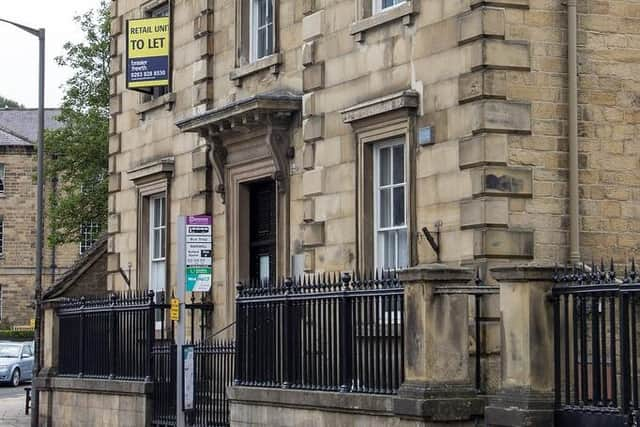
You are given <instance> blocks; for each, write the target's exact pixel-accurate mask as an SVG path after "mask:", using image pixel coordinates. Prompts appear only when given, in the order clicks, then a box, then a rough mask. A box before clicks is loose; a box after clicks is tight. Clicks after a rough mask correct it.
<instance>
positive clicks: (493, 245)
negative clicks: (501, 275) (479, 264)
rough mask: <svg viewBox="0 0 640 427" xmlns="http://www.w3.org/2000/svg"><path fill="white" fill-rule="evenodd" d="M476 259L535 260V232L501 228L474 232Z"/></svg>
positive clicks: (474, 253)
mask: <svg viewBox="0 0 640 427" xmlns="http://www.w3.org/2000/svg"><path fill="white" fill-rule="evenodd" d="M473 255H474V257H475V258H512V259H531V258H533V231H531V230H514V229H508V230H505V229H500V228H484V229H477V230H474V233H473Z"/></svg>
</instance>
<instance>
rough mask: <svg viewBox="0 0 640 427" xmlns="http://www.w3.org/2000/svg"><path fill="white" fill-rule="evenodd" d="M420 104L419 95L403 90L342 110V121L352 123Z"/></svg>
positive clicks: (412, 91)
mask: <svg viewBox="0 0 640 427" xmlns="http://www.w3.org/2000/svg"><path fill="white" fill-rule="evenodd" d="M419 103H420V94H419V93H418V92H416V91H414V90H411V89H409V90H404V91H401V92H396V93H394V94H391V95H386V96H383V97H380V98H375V99H372V100H369V101H366V102H362V103H360V104H357V105H354V106H352V107H349V108H346V109H344V110H342V111H341V112H340V113H341V114H342V120H343V121H344V122H345V123H353V122H355V121H358V120H363V119H367V118H369V117H373V116H376V115H379V114H384V113H389V112H391V111H395V110H401V109H416V108H418V106H419Z"/></svg>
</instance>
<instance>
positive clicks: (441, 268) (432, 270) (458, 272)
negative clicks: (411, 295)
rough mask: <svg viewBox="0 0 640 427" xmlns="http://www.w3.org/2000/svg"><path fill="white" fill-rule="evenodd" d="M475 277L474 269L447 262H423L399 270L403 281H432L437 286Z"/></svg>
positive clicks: (399, 276)
mask: <svg viewBox="0 0 640 427" xmlns="http://www.w3.org/2000/svg"><path fill="white" fill-rule="evenodd" d="M473 277H474V274H473V270H470V269H468V268H463V267H452V266H449V265H445V264H421V265H417V266H415V267H410V268H406V269H404V270H400V271H399V272H398V278H399V279H400V281H401V282H403V283H414V282H430V283H434V284H437V286H446V284H447V283H451V284H460V283H467V282H469V281H470V280H472V279H473Z"/></svg>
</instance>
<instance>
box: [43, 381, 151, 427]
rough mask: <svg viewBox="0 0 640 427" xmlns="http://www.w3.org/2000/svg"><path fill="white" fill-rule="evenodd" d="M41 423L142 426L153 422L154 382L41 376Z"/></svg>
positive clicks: (70, 426)
mask: <svg viewBox="0 0 640 427" xmlns="http://www.w3.org/2000/svg"><path fill="white" fill-rule="evenodd" d="M36 386H38V387H40V389H41V391H40V422H39V425H41V426H65V427H67V426H68V427H72V426H95V427H98V426H105V427H106V426H121V427H126V426H130V427H139V426H147V425H150V422H151V403H152V402H151V398H150V396H151V390H152V387H153V384H151V383H143V382H132V381H109V380H97V379H79V378H39V379H37V380H36Z"/></svg>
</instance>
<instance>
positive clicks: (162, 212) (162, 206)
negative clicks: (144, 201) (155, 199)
mask: <svg viewBox="0 0 640 427" xmlns="http://www.w3.org/2000/svg"><path fill="white" fill-rule="evenodd" d="M166 203H167V199H165V198H164V197H162V198H161V199H160V215H159V216H160V223H159V224H158V226H160V227H162V226H164V225H166V220H165V217H164V215H165V210H166V209H165V204H166Z"/></svg>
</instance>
